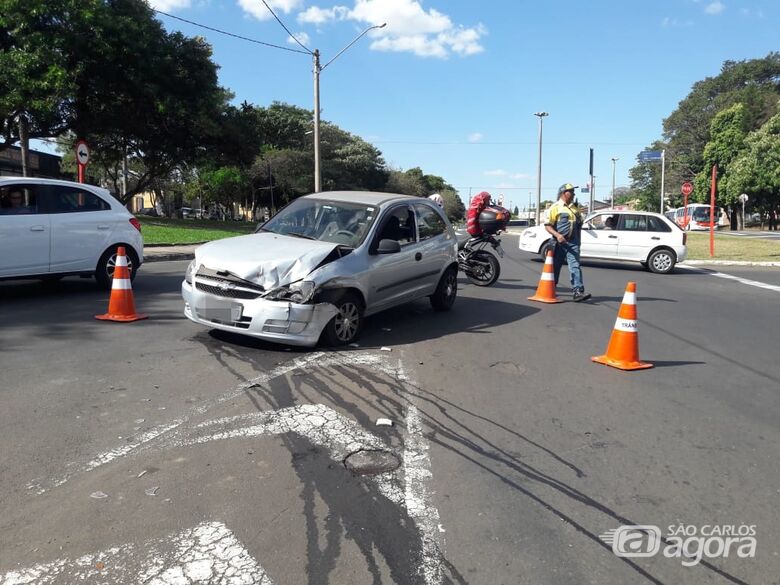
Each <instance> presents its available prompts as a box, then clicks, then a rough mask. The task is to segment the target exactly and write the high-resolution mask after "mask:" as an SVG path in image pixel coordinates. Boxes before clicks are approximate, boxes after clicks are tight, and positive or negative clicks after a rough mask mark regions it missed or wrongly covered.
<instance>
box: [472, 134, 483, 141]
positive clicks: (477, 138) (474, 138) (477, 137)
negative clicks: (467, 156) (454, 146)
mask: <svg viewBox="0 0 780 585" xmlns="http://www.w3.org/2000/svg"><path fill="white" fill-rule="evenodd" d="M482 138H483V136H482V133H481V132H473V133H471V134H469V142H480V141H481V140H482Z"/></svg>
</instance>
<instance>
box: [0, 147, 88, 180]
mask: <svg viewBox="0 0 780 585" xmlns="http://www.w3.org/2000/svg"><path fill="white" fill-rule="evenodd" d="M29 154H30V156H29V167H28V174H29V175H30V176H31V177H43V178H46V179H68V180H73V177H72V176H71V175H70V174H65V173H63V172H62V171H61V170H60V161H61V160H62V157H60V156H57V155H56V154H49V153H47V152H39V151H37V150H30V153H29ZM0 175H5V176H9V175H10V176H17V177H21V176H22V149H21V148H19V147H18V146H8V147H6V148H4V149H3V150H0Z"/></svg>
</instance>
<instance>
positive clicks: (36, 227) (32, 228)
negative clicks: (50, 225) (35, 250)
mask: <svg viewBox="0 0 780 585" xmlns="http://www.w3.org/2000/svg"><path fill="white" fill-rule="evenodd" d="M30 231H31V232H45V231H46V226H43V225H33V226H30Z"/></svg>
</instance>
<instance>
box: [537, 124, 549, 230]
mask: <svg viewBox="0 0 780 585" xmlns="http://www.w3.org/2000/svg"><path fill="white" fill-rule="evenodd" d="M549 115H550V114H549V113H548V112H536V113H535V114H534V116H536V117H537V118H539V165H538V167H537V169H536V225H539V219H540V215H539V210H540V208H541V206H542V125H543V124H542V123H543V121H544V118H545V116H549Z"/></svg>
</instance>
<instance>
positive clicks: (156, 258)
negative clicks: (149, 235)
mask: <svg viewBox="0 0 780 585" xmlns="http://www.w3.org/2000/svg"><path fill="white" fill-rule="evenodd" d="M194 258H195V253H194V252H175V253H170V254H151V255H146V254H144V264H146V263H147V262H170V261H174V260H192V259H194Z"/></svg>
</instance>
